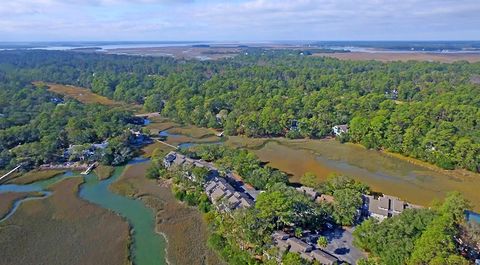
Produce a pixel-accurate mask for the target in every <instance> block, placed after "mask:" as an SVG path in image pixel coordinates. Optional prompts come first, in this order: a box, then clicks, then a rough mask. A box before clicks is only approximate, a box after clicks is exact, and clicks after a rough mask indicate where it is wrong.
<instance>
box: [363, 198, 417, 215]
mask: <svg viewBox="0 0 480 265" xmlns="http://www.w3.org/2000/svg"><path fill="white" fill-rule="evenodd" d="M419 207H420V206H417V205H413V204H409V203H407V202H405V201H403V200H401V199H399V198H397V197H394V196H389V195H383V196H380V197H374V196H371V195H363V211H364V214H365V215H366V216H371V217H374V218H376V219H378V220H380V221H382V220H384V219H385V218H388V217H392V216H395V215H399V214H401V213H402V212H403V211H404V210H405V209H407V208H419Z"/></svg>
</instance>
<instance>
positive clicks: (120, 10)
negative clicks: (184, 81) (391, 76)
mask: <svg viewBox="0 0 480 265" xmlns="http://www.w3.org/2000/svg"><path fill="white" fill-rule="evenodd" d="M478 13H480V2H479V1H478V0H456V1H454V0H443V1H442V0H288V1H280V0H243V1H238V0H237V1H219V0H208V1H200V0H197V1H193V0H85V1H74V0H63V1H62V0H16V1H7V2H6V3H3V4H2V5H0V36H5V37H4V38H7V39H11V40H16V39H28V38H35V39H47V38H48V39H57V40H64V39H76V40H82V39H117V40H118V39H139V40H140V39H152V40H153V39H155V40H162V39H168V40H174V39H182V40H185V39H202V40H206V39H215V40H221V39H224V40H227V39H230V40H250V39H252V40H268V39H419V38H422V37H425V36H428V38H436V39H449V38H458V34H459V32H462V34H464V37H462V38H464V39H478V36H480V16H478ZM459 28H461V29H462V30H461V31H459V30H458V29H459ZM42 36H43V37H42Z"/></svg>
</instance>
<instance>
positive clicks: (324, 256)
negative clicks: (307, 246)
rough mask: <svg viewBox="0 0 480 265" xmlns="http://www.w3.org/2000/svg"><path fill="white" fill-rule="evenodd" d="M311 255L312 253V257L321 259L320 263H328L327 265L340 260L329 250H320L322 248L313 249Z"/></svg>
mask: <svg viewBox="0 0 480 265" xmlns="http://www.w3.org/2000/svg"><path fill="white" fill-rule="evenodd" d="M310 255H312V257H313V258H314V259H316V260H317V261H319V262H320V263H322V264H326V265H331V264H335V263H337V262H338V259H337V258H336V257H334V256H332V255H330V254H328V253H327V252H325V251H323V250H320V249H316V250H314V251H312V253H310Z"/></svg>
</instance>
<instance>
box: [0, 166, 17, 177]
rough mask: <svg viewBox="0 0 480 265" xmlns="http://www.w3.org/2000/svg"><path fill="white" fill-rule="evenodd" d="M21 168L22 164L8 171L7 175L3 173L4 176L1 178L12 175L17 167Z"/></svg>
mask: <svg viewBox="0 0 480 265" xmlns="http://www.w3.org/2000/svg"><path fill="white" fill-rule="evenodd" d="M19 168H20V165H18V166H16V167H15V168H14V169H12V170H10V171H8V172H7V173H6V174H5V175H3V176H2V177H0V180H2V179H4V178H6V177H8V176H10V175H11V174H12V173H13V172H15V171H17V169H19Z"/></svg>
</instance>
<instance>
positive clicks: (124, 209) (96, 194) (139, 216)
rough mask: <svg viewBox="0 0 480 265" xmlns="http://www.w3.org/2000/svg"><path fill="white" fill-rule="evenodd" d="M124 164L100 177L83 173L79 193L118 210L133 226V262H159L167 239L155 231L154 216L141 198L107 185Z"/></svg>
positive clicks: (147, 264)
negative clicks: (82, 181)
mask: <svg viewBox="0 0 480 265" xmlns="http://www.w3.org/2000/svg"><path fill="white" fill-rule="evenodd" d="M124 168H125V167H117V168H115V171H114V173H113V175H112V176H111V177H110V178H108V179H106V180H102V181H99V180H98V178H97V177H96V176H95V175H94V174H90V175H87V176H86V177H85V183H84V184H83V185H82V186H81V187H80V192H79V196H80V197H81V198H82V199H84V200H87V201H89V202H92V203H94V204H97V205H100V206H101V207H103V208H106V209H109V210H112V211H113V212H115V213H118V214H119V215H121V216H122V217H124V218H125V219H127V221H128V222H129V224H130V226H131V228H132V230H133V241H132V245H131V247H130V254H131V255H132V260H133V262H134V264H136V265H160V264H167V262H166V253H165V248H166V244H167V243H166V240H165V238H164V237H163V236H161V235H159V234H157V233H156V232H155V216H154V213H153V211H152V210H151V209H150V208H147V207H146V206H145V205H144V204H143V202H141V201H140V200H135V199H131V198H128V197H124V196H121V195H118V194H116V193H113V192H111V191H110V190H109V189H108V186H110V184H112V183H113V182H114V181H116V180H117V179H118V177H119V176H120V175H121V174H122V172H123V170H124Z"/></svg>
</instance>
